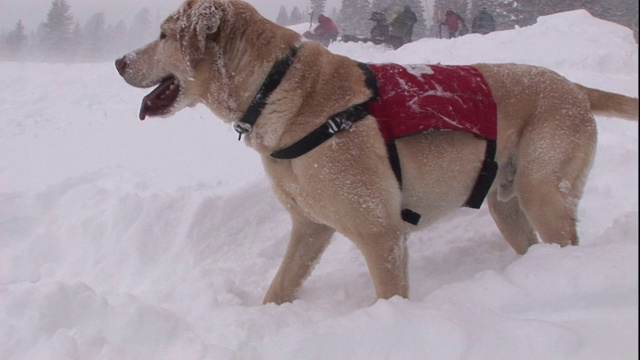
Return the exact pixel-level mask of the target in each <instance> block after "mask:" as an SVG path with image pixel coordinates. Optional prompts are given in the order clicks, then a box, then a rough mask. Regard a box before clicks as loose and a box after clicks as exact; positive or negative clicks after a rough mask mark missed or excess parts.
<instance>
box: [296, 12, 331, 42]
mask: <svg viewBox="0 0 640 360" xmlns="http://www.w3.org/2000/svg"><path fill="white" fill-rule="evenodd" d="M338 32H339V31H338V27H337V26H336V24H335V23H334V22H333V20H331V18H330V17H328V16H325V15H322V14H320V15H318V26H316V27H315V28H314V29H313V32H311V31H305V33H304V34H302V35H303V36H304V37H306V38H307V39H310V40H316V41H319V42H321V43H322V45H324V46H325V47H327V46H329V44H330V43H331V42H332V41H336V40H337V39H338Z"/></svg>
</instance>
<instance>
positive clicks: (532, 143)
mask: <svg viewBox="0 0 640 360" xmlns="http://www.w3.org/2000/svg"><path fill="white" fill-rule="evenodd" d="M553 115H554V114H547V117H546V120H547V121H540V122H537V123H534V124H533V125H532V126H531V127H530V128H529V129H528V130H527V134H526V135H524V136H523V139H522V141H521V144H520V146H521V150H522V151H520V153H519V156H518V165H517V171H516V176H515V179H514V184H515V189H516V194H517V195H516V196H517V197H518V201H519V203H520V206H521V208H522V209H523V210H524V213H525V214H526V215H527V218H528V219H529V222H530V223H531V225H533V228H534V229H535V230H536V231H537V233H538V236H539V237H540V239H541V240H542V241H543V242H545V243H552V244H558V245H560V246H568V245H578V234H577V230H576V223H577V220H576V212H577V207H578V202H579V200H580V198H581V197H582V192H583V189H584V186H585V182H586V179H587V175H588V173H589V171H590V169H591V164H592V163H593V157H594V154H595V149H596V129H595V123H594V121H593V118H592V117H591V116H590V115H588V114H584V113H582V116H581V113H580V110H575V111H573V112H569V111H565V112H560V113H556V114H555V116H553Z"/></svg>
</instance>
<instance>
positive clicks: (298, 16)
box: [289, 6, 308, 25]
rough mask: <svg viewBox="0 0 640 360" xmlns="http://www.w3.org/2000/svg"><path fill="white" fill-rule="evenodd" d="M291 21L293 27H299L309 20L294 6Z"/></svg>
mask: <svg viewBox="0 0 640 360" xmlns="http://www.w3.org/2000/svg"><path fill="white" fill-rule="evenodd" d="M289 21H290V22H291V25H297V24H301V23H303V22H305V21H308V20H307V18H306V16H305V15H303V14H302V12H300V9H299V8H298V7H297V6H294V7H293V10H291V16H289Z"/></svg>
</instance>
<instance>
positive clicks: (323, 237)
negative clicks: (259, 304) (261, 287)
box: [263, 216, 335, 304]
mask: <svg viewBox="0 0 640 360" xmlns="http://www.w3.org/2000/svg"><path fill="white" fill-rule="evenodd" d="M291 221H292V223H293V224H292V227H291V238H290V239H289V245H288V247H287V252H286V253H285V255H284V259H283V260H282V263H281V264H280V268H279V269H278V272H277V273H276V276H275V278H274V279H273V281H272V282H271V285H270V286H269V290H268V291H267V294H266V295H265V297H264V301H263V303H265V304H266V303H271V302H272V303H276V304H282V303H285V302H290V301H293V300H295V297H296V293H297V291H298V289H299V288H300V286H302V283H303V282H304V280H305V279H306V278H307V277H308V276H309V274H310V273H311V270H312V269H313V267H314V265H315V264H316V262H317V261H318V259H319V258H320V255H322V253H323V252H324V250H325V249H326V248H327V245H328V244H329V240H330V239H331V236H332V235H333V234H334V233H335V230H334V229H332V228H330V227H329V226H326V225H322V224H317V223H314V222H311V221H310V220H308V219H306V218H302V217H298V216H292V217H291Z"/></svg>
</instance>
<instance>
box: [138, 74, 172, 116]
mask: <svg viewBox="0 0 640 360" xmlns="http://www.w3.org/2000/svg"><path fill="white" fill-rule="evenodd" d="M174 80H175V78H174V77H167V78H165V79H164V80H162V82H161V83H160V85H158V87H156V88H155V89H153V91H152V92H150V93H149V94H147V96H145V97H144V98H143V99H142V104H141V105H140V113H139V114H138V118H140V120H144V119H145V118H146V117H147V114H149V113H153V112H154V111H157V110H158V109H162V108H164V107H168V106H170V105H171V104H172V103H173V101H174V100H175V97H174V96H173V95H174V94H169V93H170V89H169V86H171V84H173V82H174ZM167 95H169V96H167Z"/></svg>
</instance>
